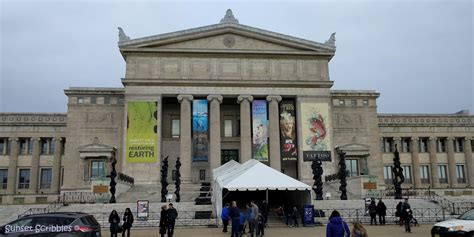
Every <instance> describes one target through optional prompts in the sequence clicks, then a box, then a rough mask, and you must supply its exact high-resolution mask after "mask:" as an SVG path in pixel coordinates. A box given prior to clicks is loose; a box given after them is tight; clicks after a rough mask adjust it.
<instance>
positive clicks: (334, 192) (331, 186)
mask: <svg viewBox="0 0 474 237" xmlns="http://www.w3.org/2000/svg"><path fill="white" fill-rule="evenodd" d="M339 186H340V183H339V180H336V181H331V182H324V183H323V198H326V197H325V195H326V193H327V192H329V193H331V198H330V199H339V198H340V196H341V191H339ZM346 194H347V199H349V200H351V199H361V198H362V197H360V196H358V195H354V194H353V193H351V192H349V191H347V192H346Z"/></svg>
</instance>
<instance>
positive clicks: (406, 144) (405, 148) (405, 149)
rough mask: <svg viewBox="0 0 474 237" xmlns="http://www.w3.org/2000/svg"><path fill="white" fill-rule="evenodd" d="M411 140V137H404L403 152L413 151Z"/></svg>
mask: <svg viewBox="0 0 474 237" xmlns="http://www.w3.org/2000/svg"><path fill="white" fill-rule="evenodd" d="M410 140H411V139H410V138H407V137H404V138H402V152H411V149H410Z"/></svg>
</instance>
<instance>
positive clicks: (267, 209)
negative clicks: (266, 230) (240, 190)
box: [261, 200, 270, 225]
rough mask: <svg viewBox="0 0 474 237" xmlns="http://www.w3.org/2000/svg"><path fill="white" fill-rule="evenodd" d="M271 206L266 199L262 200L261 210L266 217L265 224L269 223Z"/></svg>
mask: <svg viewBox="0 0 474 237" xmlns="http://www.w3.org/2000/svg"><path fill="white" fill-rule="evenodd" d="M269 208H270V207H269V206H268V203H267V202H266V201H265V200H263V201H262V211H261V213H262V216H263V218H264V222H265V225H266V224H267V219H268V212H269V211H270V209H269Z"/></svg>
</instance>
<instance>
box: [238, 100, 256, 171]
mask: <svg viewBox="0 0 474 237" xmlns="http://www.w3.org/2000/svg"><path fill="white" fill-rule="evenodd" d="M252 101H253V96H251V95H239V97H237V102H238V103H239V104H240V162H241V163H244V162H246V161H248V160H250V159H251V158H252V127H251V124H252V123H251V118H250V102H252Z"/></svg>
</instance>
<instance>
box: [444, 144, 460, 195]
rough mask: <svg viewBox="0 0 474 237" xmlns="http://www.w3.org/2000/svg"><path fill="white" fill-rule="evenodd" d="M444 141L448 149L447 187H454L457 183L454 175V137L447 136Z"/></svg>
mask: <svg viewBox="0 0 474 237" xmlns="http://www.w3.org/2000/svg"><path fill="white" fill-rule="evenodd" d="M446 143H447V144H446V146H447V151H448V169H449V187H450V188H455V187H457V185H458V179H457V177H456V160H455V158H454V138H453V137H448V138H447V139H446Z"/></svg>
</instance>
